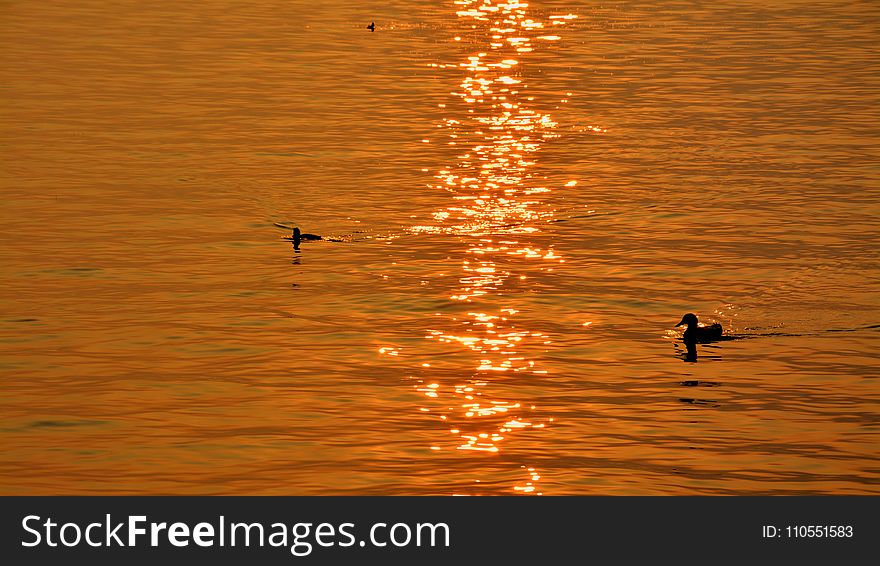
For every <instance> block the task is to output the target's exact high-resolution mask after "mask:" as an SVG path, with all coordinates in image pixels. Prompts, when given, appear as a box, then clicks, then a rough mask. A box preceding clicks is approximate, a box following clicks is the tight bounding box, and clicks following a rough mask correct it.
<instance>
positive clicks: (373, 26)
mask: <svg viewBox="0 0 880 566" xmlns="http://www.w3.org/2000/svg"><path fill="white" fill-rule="evenodd" d="M367 29H368V30H370V31H376V22H370V25H368V26H367Z"/></svg>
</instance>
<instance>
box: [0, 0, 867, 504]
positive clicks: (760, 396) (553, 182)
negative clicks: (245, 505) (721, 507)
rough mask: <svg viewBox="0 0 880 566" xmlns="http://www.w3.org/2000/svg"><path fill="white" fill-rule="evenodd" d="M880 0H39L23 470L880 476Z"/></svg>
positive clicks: (8, 96)
mask: <svg viewBox="0 0 880 566" xmlns="http://www.w3.org/2000/svg"><path fill="white" fill-rule="evenodd" d="M370 21H375V22H376V24H377V29H376V31H375V32H370V31H369V30H367V29H365V26H366V25H367V24H368V23H369V22H370ZM878 24H880V8H878V6H877V4H876V3H874V2H868V1H863V2H842V1H827V2H801V1H785V2H776V3H773V4H772V5H767V3H765V2H752V1H742V2H737V3H735V5H731V6H723V5H720V6H715V5H709V6H706V5H703V4H701V3H691V2H674V1H668V2H661V3H656V2H643V3H640V2H606V3H586V2H583V3H575V2H564V1H558V0H548V1H544V0H541V1H535V2H530V3H528V4H525V3H518V2H515V1H511V2H498V1H495V0H486V1H482V0H480V1H476V0H474V1H468V0H460V1H458V2H451V1H449V2H427V1H424V2H419V1H408V2H403V1H393V2H382V3H373V2H368V3H366V4H364V3H359V4H357V5H352V4H351V3H350V2H321V3H319V5H315V3H310V2H298V1H294V2H260V3H240V2H229V1H219V0H208V1H206V2H200V3H197V4H193V5H181V4H179V3H159V4H158V5H156V6H153V5H144V4H143V3H139V2H133V1H130V0H120V1H119V2H114V3H112V4H107V3H106V2H95V1H83V2H76V3H73V2H60V1H59V2H41V3H6V4H4V5H3V6H2V7H0V26H2V28H3V30H4V33H2V34H0V83H2V85H3V86H2V87H0V89H2V90H0V97H2V104H0V124H2V128H0V159H2V167H0V171H2V173H0V175H2V177H0V181H2V184H0V186H2V191H3V201H4V204H3V207H2V209H0V210H2V223H0V240H2V247H0V259H2V266H3V270H2V274H3V275H2V278H3V280H2V289H3V290H2V292H0V305H2V318H0V372H2V384H3V395H2V396H0V419H2V420H0V429H2V430H0V438H2V446H3V450H2V456H0V491H2V492H3V493H7V494H9V493H30V494H46V493H65V494H86V493H138V494H145V493H148V494H157V493H173V494H184V493H201V494H245V493H249V494H348V493H358V494H513V493H521V494H539V493H541V494H547V495H550V494H554V495H555V494H763V493H771V494H797V493H837V494H844V493H847V494H855V493H875V494H876V493H878V492H880V475H878V471H880V458H878V452H880V450H878V449H880V430H878V424H880V423H878V416H877V415H878V409H880V406H878V401H880V392H878V382H877V378H878V373H880V372H878V369H877V367H878V359H877V358H878V356H877V338H878V329H877V328H876V325H877V324H880V316H878V304H877V291H878V285H877V282H878V253H877V251H876V250H877V240H878V223H877V214H878V212H880V210H878V202H880V198H878V186H880V183H878V181H880V171H878V145H880V144H878V134H877V124H878V119H880V116H878V113H880V110H878V109H880V78H878V77H880V63H878V59H877V57H876V32H877V29H878ZM274 223H282V224H287V225H299V226H301V227H303V228H304V230H306V231H308V232H315V233H318V234H323V235H327V236H337V237H339V238H340V239H343V240H344V241H343V242H339V243H331V242H308V243H306V244H304V245H303V246H302V249H301V250H299V252H296V251H294V250H293V249H292V247H291V245H290V244H289V243H288V242H285V241H283V240H281V239H280V238H281V237H282V236H284V235H285V232H284V231H283V230H280V229H278V228H276V227H275V226H274ZM685 312H695V313H697V314H698V315H699V316H700V318H701V320H704V321H706V322H709V321H712V320H717V321H719V322H722V323H723V324H724V325H725V326H726V327H727V329H728V331H729V332H732V333H735V334H738V335H742V336H745V337H746V338H744V339H741V340H736V341H730V342H723V343H718V344H712V345H703V346H700V347H699V349H698V357H697V360H696V363H694V362H693V361H690V362H688V361H686V360H685V357H686V356H685V352H684V348H683V347H682V345H681V344H680V343H679V342H678V341H677V337H678V336H680V333H678V332H676V331H675V329H673V325H674V324H675V323H676V322H678V320H679V319H680V317H681V315H682V314H684V313H685ZM872 327H873V328H872Z"/></svg>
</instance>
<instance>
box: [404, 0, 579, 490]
mask: <svg viewBox="0 0 880 566" xmlns="http://www.w3.org/2000/svg"><path fill="white" fill-rule="evenodd" d="M456 4H457V6H458V8H459V9H458V11H457V16H458V17H459V19H460V20H461V22H462V23H463V24H464V27H466V28H470V29H471V32H469V33H468V36H469V41H467V42H463V43H462V44H461V45H462V46H468V47H470V48H471V49H473V51H472V52H470V53H467V54H466V55H465V56H464V57H463V59H462V60H461V61H459V62H456V63H432V64H431V65H432V66H433V67H437V68H441V69H447V70H449V73H450V76H455V77H457V78H456V79H455V80H456V81H457V83H456V85H455V88H454V90H451V91H450V97H451V100H450V102H448V103H441V104H439V106H440V107H441V108H443V109H446V111H447V113H448V114H447V116H446V117H445V118H443V119H442V121H441V122H440V123H438V124H437V126H438V128H437V133H438V135H439V136H440V137H441V139H442V140H443V142H445V145H447V146H451V147H452V148H453V149H454V150H456V151H455V156H454V158H453V159H451V160H450V161H449V162H448V163H446V164H444V166H443V167H441V168H440V169H438V170H437V171H436V173H435V174H434V177H433V179H434V180H433V182H432V183H431V184H430V186H431V187H433V188H435V189H437V190H441V191H446V192H448V193H450V200H451V202H450V204H449V206H447V207H445V208H442V209H440V210H437V211H436V212H434V214H433V222H432V223H430V224H426V225H418V226H414V227H412V229H411V231H412V232H413V233H415V234H447V235H450V236H453V237H455V238H456V239H457V240H458V241H459V242H460V243H461V252H460V253H461V254H462V258H461V272H460V276H459V277H458V285H457V286H456V287H455V288H454V289H453V290H452V291H451V292H450V294H449V296H448V300H449V303H448V304H449V308H448V309H445V310H444V312H438V313H436V315H435V317H434V320H433V321H432V323H433V324H432V327H431V328H428V329H427V331H426V334H425V338H426V339H427V340H432V341H434V343H435V344H444V345H446V346H448V347H449V348H458V349H459V350H458V351H459V352H462V353H463V355H465V356H466V358H465V359H466V360H471V362H470V363H471V364H472V372H471V374H470V375H469V376H468V377H466V378H464V379H462V378H456V377H450V376H449V375H448V374H444V373H437V374H436V377H435V376H433V375H431V374H430V373H427V372H426V371H421V372H420V373H419V375H417V376H413V380H414V381H415V383H414V388H415V390H416V391H417V392H418V393H420V394H421V395H423V396H424V397H425V404H426V405H427V406H425V407H423V408H422V411H423V412H428V413H432V414H436V415H437V416H438V417H439V419H440V420H441V421H443V422H444V423H445V425H446V426H447V427H448V432H449V434H450V435H451V438H450V439H448V440H447V441H445V442H440V441H438V442H437V443H436V445H435V446H432V447H431V448H432V449H433V450H437V451H443V450H445V449H454V450H457V451H460V452H462V453H470V454H475V455H479V454H485V455H491V454H498V453H501V452H502V451H504V450H505V442H506V441H508V440H509V439H510V438H511V437H513V436H515V435H517V434H522V433H523V432H524V431H527V430H528V431H536V430H540V429H543V428H546V427H548V426H550V425H552V423H553V418H552V417H549V416H548V415H544V414H542V413H541V411H540V409H539V408H538V407H536V406H535V405H534V404H533V403H531V402H529V401H528V400H527V399H521V398H507V397H506V396H505V395H504V394H503V393H502V391H504V390H509V389H510V388H509V387H506V388H505V387H503V385H505V384H506V383H509V381H508V380H512V379H519V380H540V379H547V378H548V377H549V375H548V374H549V373H550V371H549V370H548V369H547V368H545V367H544V366H543V364H542V362H541V359H540V356H541V353H542V352H543V351H544V350H546V349H547V347H549V345H550V344H552V340H551V338H550V337H549V336H548V335H546V334H545V333H544V332H541V331H539V330H537V329H534V328H529V327H527V326H525V325H524V324H523V323H520V322H519V320H518V316H517V315H518V314H519V313H520V311H519V310H518V309H517V308H516V303H517V297H518V296H521V295H522V294H523V293H527V292H528V285H529V282H528V279H529V277H530V274H533V273H535V272H536V271H552V270H553V269H554V266H557V265H558V264H561V263H564V262H565V259H564V258H563V257H562V256H561V254H560V253H559V252H558V251H557V250H555V249H554V248H553V246H552V244H539V243H537V240H536V236H538V235H539V234H540V233H541V232H542V231H543V229H544V227H545V226H546V225H547V222H548V221H551V220H552V219H553V217H554V214H555V212H556V211H555V210H554V209H553V207H552V206H551V205H550V204H548V203H547V202H545V201H544V200H543V198H542V197H543V196H544V195H546V194H547V193H549V192H550V191H551V189H552V187H549V186H547V185H546V183H545V181H544V178H542V177H540V176H538V175H537V173H536V172H535V171H536V170H535V165H536V163H537V157H538V153H539V152H540V151H541V148H542V145H543V144H544V143H545V142H546V141H547V140H551V139H554V138H556V137H559V134H558V133H557V132H556V130H557V127H558V124H557V123H556V121H554V120H553V118H552V117H551V116H550V115H549V114H548V113H546V112H544V111H543V110H542V109H541V105H540V101H537V100H535V97H534V96H531V95H530V94H529V93H528V84H527V81H526V79H525V76H524V74H523V68H524V67H526V66H527V65H528V59H527V57H528V54H529V53H531V52H532V51H534V50H535V49H538V48H540V45H541V43H542V42H546V41H556V40H558V39H560V36H558V35H551V34H547V33H546V31H545V30H546V28H548V27H556V26H560V25H564V24H565V23H566V22H567V21H568V20H570V19H572V18H574V17H575V16H573V15H571V14H567V15H558V16H556V15H554V16H550V17H549V18H547V20H546V21H544V22H542V21H538V18H536V17H533V16H530V14H529V13H528V4H526V3H520V2H492V1H490V0H479V1H477V0H461V1H457V2H456ZM452 40H453V41H455V42H461V41H462V35H458V36H455V37H454V38H452ZM423 141H425V142H437V140H432V139H426V140H423ZM576 182H577V181H574V180H573V181H570V182H569V183H568V184H567V185H566V186H567V187H572V186H574V185H575V184H576ZM465 363H467V362H465ZM423 367H424V365H423ZM517 383H528V382H527V381H526V382H517ZM522 471H523V472H524V473H525V476H524V479H522V480H521V481H516V482H515V485H514V486H512V487H509V488H508V489H510V490H512V491H513V492H515V493H522V494H540V493H541V490H540V489H539V488H538V481H539V480H540V478H541V476H540V474H539V473H538V472H537V471H536V469H535V468H534V467H531V466H529V465H527V464H524V465H522ZM475 483H476V484H479V483H480V482H479V481H478V480H475Z"/></svg>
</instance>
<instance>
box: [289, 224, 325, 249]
mask: <svg viewBox="0 0 880 566" xmlns="http://www.w3.org/2000/svg"><path fill="white" fill-rule="evenodd" d="M284 239H285V240H290V241H291V242H293V249H295V250H298V249H299V245H300V243H301V242H307V241H310V240H323V239H324V238H322V237H321V236H318V235H317V234H303V232H302V231H301V230H300V229H299V228H296V227H295V228H294V229H293V235H291V236H290V238H284Z"/></svg>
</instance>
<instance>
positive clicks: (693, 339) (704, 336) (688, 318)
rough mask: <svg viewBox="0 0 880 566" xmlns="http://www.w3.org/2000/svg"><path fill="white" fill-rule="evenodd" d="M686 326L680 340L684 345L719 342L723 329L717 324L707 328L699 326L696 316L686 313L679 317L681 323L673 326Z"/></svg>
mask: <svg viewBox="0 0 880 566" xmlns="http://www.w3.org/2000/svg"><path fill="white" fill-rule="evenodd" d="M675 326H676V327H678V326H687V329H686V330H685V331H684V336H682V339H683V340H684V342H685V343H686V344H697V343H703V342H713V341H715V340H721V338H722V334H723V333H724V329H723V328H722V327H721V325H720V324H718V323H717V322H716V323H715V324H712V325H709V326H701V325H700V324H699V322H698V321H697V315H695V314H693V313H688V314H686V315H684V316H683V317H681V322H679V323H678V324H676V325H675Z"/></svg>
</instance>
